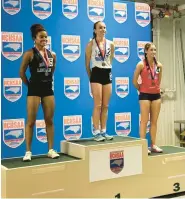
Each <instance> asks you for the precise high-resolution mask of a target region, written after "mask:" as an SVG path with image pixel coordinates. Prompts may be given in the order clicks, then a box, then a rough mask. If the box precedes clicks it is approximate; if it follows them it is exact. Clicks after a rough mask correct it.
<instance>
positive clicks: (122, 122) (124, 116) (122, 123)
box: [115, 112, 131, 136]
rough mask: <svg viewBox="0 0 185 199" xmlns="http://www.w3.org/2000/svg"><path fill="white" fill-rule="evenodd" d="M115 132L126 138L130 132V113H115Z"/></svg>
mask: <svg viewBox="0 0 185 199" xmlns="http://www.w3.org/2000/svg"><path fill="white" fill-rule="evenodd" d="M115 132H116V133H117V135H123V136H127V135H129V133H130V132H131V112H128V113H115Z"/></svg>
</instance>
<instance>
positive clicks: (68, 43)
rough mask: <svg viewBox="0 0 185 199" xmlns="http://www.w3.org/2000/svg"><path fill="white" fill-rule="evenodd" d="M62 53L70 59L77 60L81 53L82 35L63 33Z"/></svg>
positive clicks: (71, 60)
mask: <svg viewBox="0 0 185 199" xmlns="http://www.w3.org/2000/svg"><path fill="white" fill-rule="evenodd" d="M61 43H62V45H61V46H62V55H63V57H64V58H65V59H66V60H68V61H70V62H74V61H76V60H77V59H78V58H79V57H80V54H81V45H80V36H78V35H61Z"/></svg>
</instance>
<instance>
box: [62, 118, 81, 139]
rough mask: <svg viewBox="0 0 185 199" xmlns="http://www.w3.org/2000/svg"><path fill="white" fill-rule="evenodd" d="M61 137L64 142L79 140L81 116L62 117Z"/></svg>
mask: <svg viewBox="0 0 185 199" xmlns="http://www.w3.org/2000/svg"><path fill="white" fill-rule="evenodd" d="M63 135H64V138H65V139H66V140H76V139H80V137H81V135H82V116H81V115H73V116H63Z"/></svg>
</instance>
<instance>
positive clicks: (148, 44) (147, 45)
mask: <svg viewBox="0 0 185 199" xmlns="http://www.w3.org/2000/svg"><path fill="white" fill-rule="evenodd" d="M152 45H154V44H153V43H146V44H145V47H144V56H145V61H146V66H147V67H149V63H148V59H147V56H146V51H147V50H148V49H149V48H150V47H151V46H152ZM154 46H155V45H154ZM154 63H155V64H156V65H157V60H156V58H155V57H154Z"/></svg>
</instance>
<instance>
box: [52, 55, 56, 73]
mask: <svg viewBox="0 0 185 199" xmlns="http://www.w3.org/2000/svg"><path fill="white" fill-rule="evenodd" d="M52 56H53V67H52V74H54V72H55V68H56V61H57V56H56V53H55V52H52Z"/></svg>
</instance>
